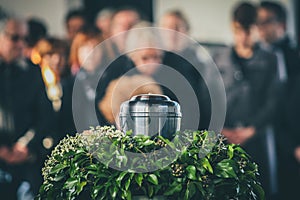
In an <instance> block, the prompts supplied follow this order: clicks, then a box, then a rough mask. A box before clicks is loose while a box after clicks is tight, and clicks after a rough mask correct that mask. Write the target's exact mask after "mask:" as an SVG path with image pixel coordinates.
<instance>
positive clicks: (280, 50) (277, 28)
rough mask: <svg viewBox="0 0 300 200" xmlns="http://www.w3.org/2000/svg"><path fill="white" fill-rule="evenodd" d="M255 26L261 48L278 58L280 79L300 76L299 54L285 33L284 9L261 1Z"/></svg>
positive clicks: (285, 19)
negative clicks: (256, 26)
mask: <svg viewBox="0 0 300 200" xmlns="http://www.w3.org/2000/svg"><path fill="white" fill-rule="evenodd" d="M257 25H258V32H259V36H260V40H261V45H262V47H263V48H264V49H266V50H269V51H272V52H273V53H275V54H276V55H277V57H278V63H279V66H278V67H279V70H278V72H279V76H280V79H281V80H282V81H285V80H288V79H293V78H294V77H297V76H298V75H299V74H300V65H299V54H298V52H297V50H296V48H295V47H294V46H293V44H292V42H291V40H290V38H289V37H288V35H287V32H286V30H287V14H286V10H285V8H284V7H283V6H282V5H281V4H279V3H275V2H269V1H263V2H262V3H261V4H260V6H259V8H258V19H257Z"/></svg>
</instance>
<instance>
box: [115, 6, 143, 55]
mask: <svg viewBox="0 0 300 200" xmlns="http://www.w3.org/2000/svg"><path fill="white" fill-rule="evenodd" d="M138 21H139V15H138V14H137V13H136V12H134V11H131V10H125V11H121V12H119V13H117V14H116V15H115V16H114V17H113V19H112V23H111V27H110V33H111V36H114V35H116V34H118V33H121V32H124V31H128V30H129V29H131V28H132V26H134V25H135V24H136V23H137V22H138ZM125 38H126V35H125V34H123V35H121V36H118V37H116V38H113V39H114V42H115V43H116V44H117V46H118V48H119V50H120V51H122V50H124V46H125Z"/></svg>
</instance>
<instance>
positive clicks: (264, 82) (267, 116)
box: [215, 3, 280, 199]
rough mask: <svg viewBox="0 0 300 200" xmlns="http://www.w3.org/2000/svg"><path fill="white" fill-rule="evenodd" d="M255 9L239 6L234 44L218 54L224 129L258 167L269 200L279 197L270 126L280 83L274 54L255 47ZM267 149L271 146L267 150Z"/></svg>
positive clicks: (234, 19) (245, 5)
mask: <svg viewBox="0 0 300 200" xmlns="http://www.w3.org/2000/svg"><path fill="white" fill-rule="evenodd" d="M255 20H256V8H255V7H254V6H253V5H252V4H249V3H241V4H239V5H238V6H237V7H236V8H235V10H234V12H233V16H232V29H233V36H234V45H233V47H229V48H227V49H223V50H222V51H220V52H219V53H218V54H217V55H215V62H216V64H217V66H218V67H219V70H220V73H221V75H222V77H223V81H224V86H225V90H226V98H227V112H226V119H225V125H224V129H223V130H222V134H223V135H225V137H226V138H227V140H228V142H229V143H234V144H240V145H241V146H242V147H243V148H244V149H245V150H246V152H247V153H249V154H250V156H251V157H252V158H253V160H254V161H255V162H256V163H257V164H258V169H259V173H260V175H261V176H260V181H261V183H262V186H263V188H264V190H265V193H266V198H267V199H272V198H273V196H274V195H276V192H277V191H276V189H277V188H276V185H274V184H276V177H275V176H276V171H275V169H276V165H275V161H276V157H275V156H274V155H273V154H272V153H273V152H274V149H275V142H274V135H273V132H271V131H270V130H271V129H269V128H268V127H269V126H270V125H271V123H272V117H273V115H274V114H275V108H276V107H275V106H276V105H277V97H278V92H279V91H280V82H279V79H278V74H277V62H276V57H275V55H273V54H271V53H269V52H267V51H265V50H263V49H261V48H260V47H259V46H257V45H255V42H254V40H253V36H254V30H255ZM267 147H272V149H268V148H267Z"/></svg>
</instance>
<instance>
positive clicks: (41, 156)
mask: <svg viewBox="0 0 300 200" xmlns="http://www.w3.org/2000/svg"><path fill="white" fill-rule="evenodd" d="M0 17H1V19H0V93H1V95H0V196H1V198H3V199H32V198H33V197H34V195H36V194H37V193H38V190H39V186H40V184H41V182H42V176H41V168H42V166H43V162H44V161H45V159H46V157H47V155H49V153H50V151H51V150H52V149H53V147H54V146H55V145H56V144H57V143H58V142H59V141H60V140H61V139H62V138H63V137H64V136H66V135H67V134H69V135H74V134H76V133H77V132H81V131H83V130H86V129H89V128H90V127H91V126H97V125H101V126H103V125H115V126H117V127H118V128H120V127H121V126H122V124H119V121H118V112H119V108H120V105H121V103H122V102H124V101H126V100H129V99H130V98H131V97H132V96H134V95H137V94H143V93H156V94H165V95H167V96H169V97H170V98H171V99H173V100H176V101H179V103H181V99H180V97H179V96H177V92H176V91H180V92H181V93H183V95H184V96H186V97H192V96H193V97H194V99H196V102H194V101H192V100H191V101H187V103H188V104H189V105H193V106H187V107H185V105H183V106H182V111H183V116H185V115H191V116H193V117H197V115H199V116H200V120H199V122H198V124H197V127H196V128H197V129H201V130H202V129H208V128H209V124H210V116H211V112H212V110H211V108H210V107H211V99H210V96H209V95H210V92H209V90H208V87H207V84H210V83H213V82H214V81H215V78H216V77H217V76H215V75H214V73H213V71H212V70H211V69H210V65H209V64H207V62H206V61H205V59H203V55H199V51H197V46H194V45H190V43H188V42H186V41H185V39H184V38H187V37H186V36H189V30H190V28H191V27H190V25H189V22H188V20H187V18H186V17H185V15H184V14H183V13H182V12H181V11H180V10H170V11H169V12H167V13H165V14H164V15H163V16H162V17H161V18H160V19H159V21H158V22H157V24H155V25H154V24H152V23H150V22H149V21H147V18H145V16H144V15H143V13H142V12H140V11H139V10H138V9H136V8H134V7H122V8H119V9H112V8H104V9H102V10H101V11H100V12H99V13H98V15H97V16H96V19H95V22H91V21H88V20H87V18H86V16H85V14H84V12H83V10H72V11H70V12H69V13H68V14H67V15H66V18H65V26H66V33H67V36H66V38H57V37H53V36H51V35H49V34H48V30H47V26H46V24H45V23H44V22H43V21H41V20H39V19H38V18H30V19H27V20H24V19H20V18H17V17H14V16H8V15H5V14H1V15H0ZM231 19H232V21H231V28H232V35H233V41H234V42H233V44H232V46H228V47H222V48H220V49H217V50H216V51H214V54H213V55H211V56H212V58H213V61H214V62H215V63H216V65H217V67H218V70H219V73H220V75H221V77H222V81H223V83H224V87H225V91H226V107H227V110H226V117H225V123H224V127H223V129H222V130H217V131H221V133H222V134H223V135H224V136H225V137H226V138H227V141H226V142H228V143H234V144H240V145H241V146H242V147H244V148H245V149H246V151H247V152H248V153H249V154H250V155H251V156H252V158H253V160H254V161H255V162H257V163H258V166H259V172H260V175H261V176H260V179H261V182H262V185H263V188H264V190H265V192H266V197H267V199H299V198H300V193H299V187H300V126H299V122H300V121H299V118H297V114H298V113H300V104H299V102H300V56H299V55H300V54H299V51H298V49H297V47H296V46H294V45H293V43H292V41H291V40H290V39H289V37H288V35H287V33H286V24H287V12H286V10H285V8H284V7H283V6H282V5H280V4H278V3H274V2H268V1H264V2H262V3H260V4H259V5H254V4H251V3H247V2H243V3H240V4H238V5H236V6H235V8H234V10H233V11H232V18H231ZM212 23H213V22H212ZM151 27H152V28H153V29H151ZM154 27H160V28H163V30H164V31H163V34H162V35H159V36H158V34H157V32H156V31H155V30H156V29H155V28H154ZM220 34H221V33H220ZM195 65H197V67H198V68H201V74H200V73H199V70H197V69H196V68H197V67H195ZM163 66H168V67H163ZM178 74H180V75H181V76H183V77H184V79H185V80H187V83H184V81H181V80H183V79H182V78H181V77H180V76H178ZM187 85H189V87H190V88H191V90H188V89H187V88H188V87H187ZM168 86H172V88H170V87H168ZM191 99H193V98H191ZM185 108H186V109H185ZM190 108H193V109H190ZM194 108H195V109H194ZM196 108H198V111H197V109H196ZM189 109H190V110H189ZM196 111H197V112H196ZM199 116H198V117H199ZM182 123H183V128H191V126H192V125H191V124H189V123H190V121H189V120H185V118H183V122H182Z"/></svg>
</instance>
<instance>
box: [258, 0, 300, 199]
mask: <svg viewBox="0 0 300 200" xmlns="http://www.w3.org/2000/svg"><path fill="white" fill-rule="evenodd" d="M286 22H287V13H286V11H285V9H284V7H283V6H282V5H280V4H278V3H275V2H268V1H264V2H262V3H261V4H260V7H259V9H258V21H257V25H258V30H259V34H260V38H261V41H262V42H261V44H262V46H263V47H265V48H266V49H268V50H270V51H272V52H273V53H274V54H275V55H276V57H277V61H278V62H277V63H278V72H279V78H280V80H281V82H282V83H284V93H283V94H281V99H280V103H279V104H278V107H277V109H276V110H277V115H276V116H278V117H276V118H277V119H275V123H274V124H275V131H276V133H277V134H276V137H277V143H278V150H277V152H278V166H279V168H278V171H279V177H278V178H279V190H280V196H281V198H280V199H296V198H297V197H299V195H300V192H299V185H300V128H299V112H300V105H299V99H300V93H299V91H300V76H299V74H300V61H299V54H298V51H297V50H296V48H294V47H293V46H292V44H291V41H290V40H289V38H288V36H287V33H286ZM297 159H298V160H299V162H298V163H297Z"/></svg>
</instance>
